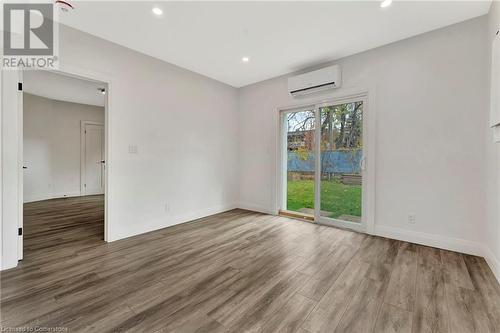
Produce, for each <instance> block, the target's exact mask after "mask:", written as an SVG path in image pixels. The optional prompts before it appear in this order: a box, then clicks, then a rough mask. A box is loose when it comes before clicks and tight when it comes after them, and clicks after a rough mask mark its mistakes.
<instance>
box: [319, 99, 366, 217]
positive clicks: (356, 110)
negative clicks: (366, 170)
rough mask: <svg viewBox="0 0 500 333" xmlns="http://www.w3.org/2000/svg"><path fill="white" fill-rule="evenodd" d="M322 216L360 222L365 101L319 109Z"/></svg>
mask: <svg viewBox="0 0 500 333" xmlns="http://www.w3.org/2000/svg"><path fill="white" fill-rule="evenodd" d="M319 114H320V119H321V142H320V151H321V155H320V163H321V165H320V170H321V183H320V184H321V186H320V198H321V199H320V215H321V216H322V217H328V218H332V219H336V220H341V221H347V222H355V223H361V206H362V205H361V203H362V186H361V184H362V180H363V176H362V170H361V162H362V159H363V137H362V135H363V102H362V101H359V102H352V103H344V104H338V105H332V106H326V107H321V108H320V109H319Z"/></svg>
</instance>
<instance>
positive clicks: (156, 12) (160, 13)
mask: <svg viewBox="0 0 500 333" xmlns="http://www.w3.org/2000/svg"><path fill="white" fill-rule="evenodd" d="M153 14H155V15H158V16H160V15H162V14H163V10H161V8H158V7H154V8H153Z"/></svg>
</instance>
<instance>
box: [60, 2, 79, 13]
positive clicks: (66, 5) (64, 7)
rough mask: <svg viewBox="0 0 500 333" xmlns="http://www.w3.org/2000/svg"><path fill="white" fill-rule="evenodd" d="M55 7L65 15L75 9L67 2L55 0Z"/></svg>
mask: <svg viewBox="0 0 500 333" xmlns="http://www.w3.org/2000/svg"><path fill="white" fill-rule="evenodd" d="M55 5H56V6H58V7H59V8H61V11H62V12H64V13H67V12H69V11H70V10H72V9H75V7H73V5H72V4H71V3H69V2H68V1H63V0H56V1H55Z"/></svg>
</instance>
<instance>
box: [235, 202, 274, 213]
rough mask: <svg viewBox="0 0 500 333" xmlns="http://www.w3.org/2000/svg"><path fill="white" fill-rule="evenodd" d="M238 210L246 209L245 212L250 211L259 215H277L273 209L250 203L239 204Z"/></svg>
mask: <svg viewBox="0 0 500 333" xmlns="http://www.w3.org/2000/svg"><path fill="white" fill-rule="evenodd" d="M238 208H240V209H245V210H250V211H252V212H258V213H264V214H270V215H276V212H275V211H273V210H272V209H270V208H269V207H264V206H260V205H255V204H249V203H244V202H240V203H239V204H238Z"/></svg>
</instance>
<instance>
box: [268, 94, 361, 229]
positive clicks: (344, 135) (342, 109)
mask: <svg viewBox="0 0 500 333" xmlns="http://www.w3.org/2000/svg"><path fill="white" fill-rule="evenodd" d="M366 110H367V102H366V96H357V97H355V98H350V99H337V100H331V101H328V102H323V103H320V104H314V105H309V106H304V107H300V108H294V109H285V110H281V111H280V151H281V157H280V158H281V163H280V170H278V172H279V173H280V193H279V194H280V199H281V200H280V207H279V211H280V213H281V214H283V215H287V216H292V217H299V218H303V219H306V220H313V221H315V222H317V223H322V224H327V225H333V226H339V227H347V228H351V229H355V230H360V231H363V230H365V226H366V223H365V217H364V206H365V202H366V200H365V198H364V197H365V194H366V189H367V184H366V183H365V182H364V175H365V164H366V163H365V156H366V154H365V153H366V149H365V148H366V147H365V145H364V141H366V140H365V137H366V136H365V134H366V126H364V118H365V117H364V115H365V113H366Z"/></svg>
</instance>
